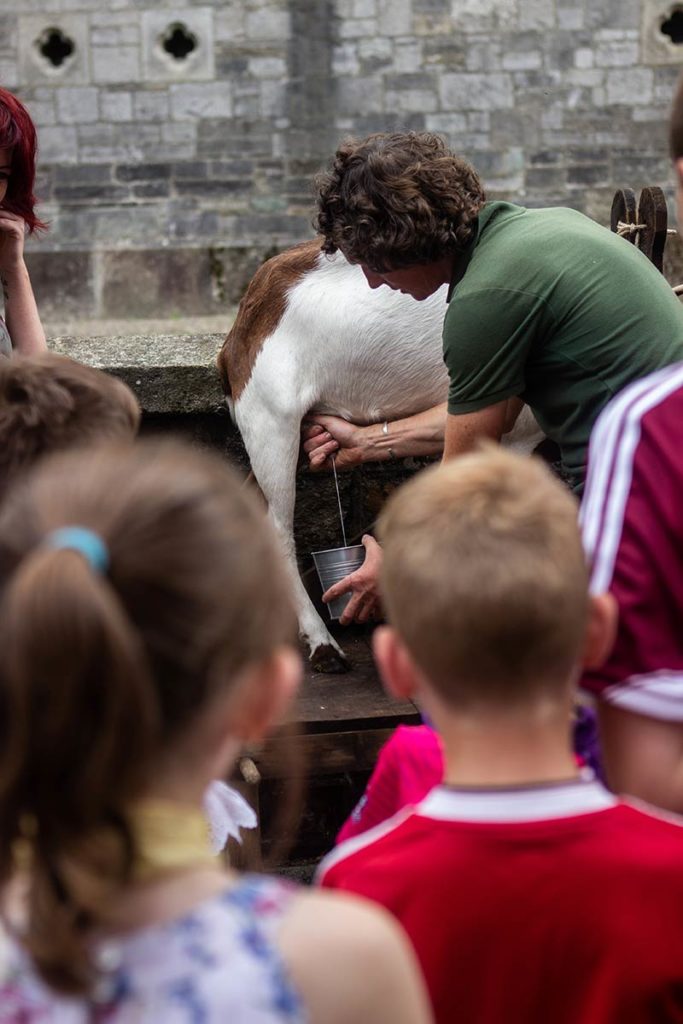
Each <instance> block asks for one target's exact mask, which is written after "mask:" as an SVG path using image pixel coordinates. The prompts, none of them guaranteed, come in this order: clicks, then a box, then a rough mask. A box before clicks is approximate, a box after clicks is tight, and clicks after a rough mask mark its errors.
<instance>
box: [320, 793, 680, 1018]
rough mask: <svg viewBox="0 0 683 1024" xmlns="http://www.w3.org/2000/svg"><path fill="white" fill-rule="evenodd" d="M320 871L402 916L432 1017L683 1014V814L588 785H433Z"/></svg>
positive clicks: (329, 882)
mask: <svg viewBox="0 0 683 1024" xmlns="http://www.w3.org/2000/svg"><path fill="white" fill-rule="evenodd" d="M318 877H319V881H320V883H321V884H322V885H324V886H328V887H330V888H334V889H343V890H349V891H351V892H354V893H358V894H360V895H362V896H365V897H368V898H369V899H372V900H375V901H376V902H378V903H380V904H383V905H384V906H385V907H387V908H388V910H390V911H391V912H392V913H393V914H394V915H395V916H396V917H397V918H398V920H399V921H400V922H401V924H402V925H403V927H404V928H405V930H406V931H407V933H408V935H409V936H410V938H411V940H412V942H413V944H414V947H415V950H416V952H417V955H418V958H419V960H420V962H421V965H422V968H423V971H424V974H425V978H426V981H427V986H428V988H429V992H430V994H431V998H432V1002H433V1006H434V1010H435V1015H436V1020H437V1022H439V1024H458V1022H460V1021H462V1022H463V1024H653V1022H673V1021H677V1022H679V1021H683V821H679V820H678V819H673V818H667V819H665V818H663V817H657V816H654V814H650V813H646V812H645V811H644V810H638V809H636V808H635V807H634V806H630V805H627V804H625V803H622V802H620V801H618V800H617V799H616V798H615V797H613V796H612V794H610V793H609V792H608V791H607V790H606V789H604V788H603V787H602V786H601V785H600V784H599V783H597V782H594V781H586V780H575V781H572V782H568V783H560V784H551V785H547V786H537V787H528V788H522V789H500V790H455V789H451V788H448V787H445V786H443V787H437V788H436V789H434V790H433V791H432V792H431V793H430V794H429V796H427V798H426V799H425V800H424V801H423V802H422V803H421V804H420V805H418V807H417V808H416V809H412V810H411V809H407V810H406V811H403V812H401V813H400V814H398V815H396V816H395V817H394V818H393V819H392V821H390V822H387V823H385V824H384V825H381V826H379V827H378V828H376V829H373V830H371V831H370V832H368V833H365V834H364V835H363V836H359V837H357V838H356V839H352V840H349V841H348V842H347V843H344V844H342V845H341V846H339V847H337V849H336V850H335V851H334V852H333V853H331V854H330V855H329V856H328V857H327V858H326V859H325V860H324V861H323V863H322V865H321V868H320V871H319V876H318Z"/></svg>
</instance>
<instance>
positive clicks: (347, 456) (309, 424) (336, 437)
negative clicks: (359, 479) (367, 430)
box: [301, 415, 363, 472]
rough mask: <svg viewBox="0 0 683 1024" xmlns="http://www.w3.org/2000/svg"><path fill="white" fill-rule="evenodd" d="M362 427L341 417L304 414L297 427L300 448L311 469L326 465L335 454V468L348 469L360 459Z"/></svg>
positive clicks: (327, 467) (327, 466) (314, 469)
mask: <svg viewBox="0 0 683 1024" xmlns="http://www.w3.org/2000/svg"><path fill="white" fill-rule="evenodd" d="M362 431H363V427H358V426H356V425H355V424H354V423H349V422H348V420H344V419H342V418H341V416H319V415H312V416H307V417H306V419H305V420H304V424H303V427H302V430H301V437H302V439H303V446H302V447H303V450H304V451H305V452H306V455H307V456H308V468H309V469H310V470H311V471H312V472H316V471H318V470H320V469H329V468H330V465H331V463H330V456H331V455H335V456H336V460H335V465H336V467H337V469H351V467H352V466H358V465H359V464H360V463H361V462H363V457H362V456H363V446H362V436H363V435H362Z"/></svg>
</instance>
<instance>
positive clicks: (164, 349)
mask: <svg viewBox="0 0 683 1024" xmlns="http://www.w3.org/2000/svg"><path fill="white" fill-rule="evenodd" d="M224 337H225V335H223V334H177V335H171V334H157V335H145V334H138V335H131V336H128V337H124V336H115V337H93V338H76V337H69V336H60V337H54V338H50V339H49V340H48V346H49V347H50V348H51V349H52V350H53V351H54V352H59V353H61V354H62V355H65V356H69V357H70V358H71V359H76V360H78V362H80V363H85V364H86V365H88V366H94V367H96V368H97V369H98V370H106V371H107V372H108V373H112V374H114V375H115V376H116V377H120V378H121V380H123V381H125V383H126V384H128V386H129V387H130V388H131V389H132V390H133V391H134V392H135V394H136V396H137V399H138V401H139V402H140V405H141V406H142V410H143V412H145V413H155V414H159V413H163V414H168V415H179V414H181V415H184V414H188V413H193V414H197V413H215V412H217V411H218V410H219V409H221V408H225V403H224V398H223V390H222V388H221V382H220V378H219V376H218V370H217V369H216V356H217V355H218V352H219V350H220V348H221V345H222V344H223V341H224Z"/></svg>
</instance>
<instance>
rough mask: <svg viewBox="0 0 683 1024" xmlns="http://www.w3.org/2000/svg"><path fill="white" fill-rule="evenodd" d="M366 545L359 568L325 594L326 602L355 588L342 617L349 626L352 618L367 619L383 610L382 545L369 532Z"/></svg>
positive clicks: (341, 619) (324, 599) (374, 616)
mask: <svg viewBox="0 0 683 1024" xmlns="http://www.w3.org/2000/svg"><path fill="white" fill-rule="evenodd" d="M363 547H364V548H365V561H364V562H363V564H362V565H361V567H360V569H356V571H355V572H352V573H350V575H349V576H345V577H344V579H343V580H340V581H339V583H335V585H334V586H333V587H330V589H329V590H326V591H325V593H324V594H323V601H324V602H325V604H327V603H328V602H329V601H333V600H334V599H335V597H341V596H342V594H347V593H348V592H349V590H350V591H352V593H353V597H352V598H351V600H350V601H349V603H348V604H347V606H346V608H345V609H344V611H343V613H342V614H341V616H340V617H339V622H340V624H341V625H342V626H348V625H349V623H350V622H368V620H369V619H374V618H377V617H378V616H379V615H380V614H381V609H382V605H381V601H380V597H379V571H380V568H381V566H382V549H381V547H380V546H379V544H378V543H377V541H376V540H375V538H374V537H370V536H369V535H368V534H366V535H365V536H364V537H363Z"/></svg>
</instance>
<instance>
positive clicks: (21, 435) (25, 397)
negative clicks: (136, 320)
mask: <svg viewBox="0 0 683 1024" xmlns="http://www.w3.org/2000/svg"><path fill="white" fill-rule="evenodd" d="M139 423H140V407H139V406H138V403H137V401H136V399H135V396H134V395H133V392H132V391H131V390H130V388H128V387H127V386H126V385H125V384H124V383H123V381H120V380H118V379H117V378H116V377H112V376H110V375H109V374H106V373H103V372H102V371H101V370H95V369H93V368H92V367H90V366H84V365H83V364H82V363H77V362H74V360H73V359H68V358H67V357H66V356H59V355H56V354H55V353H53V352H45V353H42V354H41V355H36V356H15V357H14V358H13V359H0V494H2V493H3V492H4V491H5V490H6V488H7V486H8V484H9V483H10V482H11V481H12V480H13V479H15V478H16V476H17V475H18V474H19V473H20V472H23V471H24V470H26V469H28V468H30V467H31V466H32V465H33V463H34V462H36V461H37V460H38V459H39V458H40V457H41V456H43V455H47V454H49V453H51V452H54V451H58V450H62V449H64V448H71V447H73V446H74V445H79V444H85V443H87V442H90V441H96V440H105V439H112V440H113V439H121V440H127V439H130V438H132V437H134V435H135V434H136V432H137V429H138V426H139Z"/></svg>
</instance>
